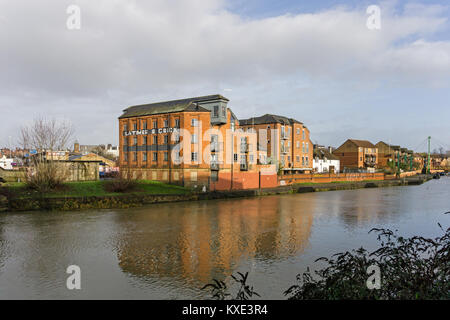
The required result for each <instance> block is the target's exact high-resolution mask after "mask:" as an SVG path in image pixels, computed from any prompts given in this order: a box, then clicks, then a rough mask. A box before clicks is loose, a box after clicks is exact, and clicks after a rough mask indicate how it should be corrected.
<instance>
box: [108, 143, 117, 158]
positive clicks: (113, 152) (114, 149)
mask: <svg viewBox="0 0 450 320" xmlns="http://www.w3.org/2000/svg"><path fill="white" fill-rule="evenodd" d="M106 153H107V154H110V155H112V156H113V157H115V158H119V147H118V146H112V145H110V144H109V145H108V146H107V148H106Z"/></svg>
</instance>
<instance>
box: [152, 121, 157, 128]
mask: <svg viewBox="0 0 450 320" xmlns="http://www.w3.org/2000/svg"><path fill="white" fill-rule="evenodd" d="M156 128H158V121H157V120H153V129H156Z"/></svg>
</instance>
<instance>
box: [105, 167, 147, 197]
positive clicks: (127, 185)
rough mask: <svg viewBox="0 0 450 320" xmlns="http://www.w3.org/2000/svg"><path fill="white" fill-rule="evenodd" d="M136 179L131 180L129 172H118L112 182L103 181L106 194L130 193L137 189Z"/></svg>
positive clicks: (131, 176)
mask: <svg viewBox="0 0 450 320" xmlns="http://www.w3.org/2000/svg"><path fill="white" fill-rule="evenodd" d="M138 186H139V184H138V182H137V179H135V178H133V175H132V174H131V173H130V172H127V171H126V172H120V173H119V174H118V176H117V177H116V178H114V179H112V180H107V181H105V184H104V188H105V190H106V191H107V192H120V193H124V192H132V191H135V190H136V189H137V188H138Z"/></svg>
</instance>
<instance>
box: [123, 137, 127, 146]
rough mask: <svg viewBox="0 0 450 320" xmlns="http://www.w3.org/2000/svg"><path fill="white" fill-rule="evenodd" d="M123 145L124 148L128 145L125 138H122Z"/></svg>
mask: <svg viewBox="0 0 450 320" xmlns="http://www.w3.org/2000/svg"><path fill="white" fill-rule="evenodd" d="M123 145H124V146H126V145H128V138H127V137H125V138H123Z"/></svg>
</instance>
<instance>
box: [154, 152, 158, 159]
mask: <svg viewBox="0 0 450 320" xmlns="http://www.w3.org/2000/svg"><path fill="white" fill-rule="evenodd" d="M153 161H158V152H153Z"/></svg>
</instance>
